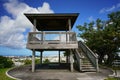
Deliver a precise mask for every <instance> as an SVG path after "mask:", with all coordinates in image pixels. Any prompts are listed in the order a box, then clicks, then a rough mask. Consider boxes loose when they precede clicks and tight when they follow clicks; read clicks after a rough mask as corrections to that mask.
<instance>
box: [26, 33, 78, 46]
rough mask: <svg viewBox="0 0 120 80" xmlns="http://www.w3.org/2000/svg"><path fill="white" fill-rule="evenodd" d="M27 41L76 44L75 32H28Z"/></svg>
mask: <svg viewBox="0 0 120 80" xmlns="http://www.w3.org/2000/svg"><path fill="white" fill-rule="evenodd" d="M28 43H40V44H45V43H49V44H74V43H75V44H76V43H77V39H76V33H75V32H30V33H29V35H28Z"/></svg>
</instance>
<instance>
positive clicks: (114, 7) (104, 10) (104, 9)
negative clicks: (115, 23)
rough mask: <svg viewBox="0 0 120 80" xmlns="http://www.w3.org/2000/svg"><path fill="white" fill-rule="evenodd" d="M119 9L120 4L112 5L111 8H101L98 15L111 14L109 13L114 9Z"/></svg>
mask: <svg viewBox="0 0 120 80" xmlns="http://www.w3.org/2000/svg"><path fill="white" fill-rule="evenodd" d="M118 8H120V3H118V4H116V5H113V6H111V7H108V8H102V9H101V10H100V11H99V13H105V12H111V11H114V10H116V9H118Z"/></svg>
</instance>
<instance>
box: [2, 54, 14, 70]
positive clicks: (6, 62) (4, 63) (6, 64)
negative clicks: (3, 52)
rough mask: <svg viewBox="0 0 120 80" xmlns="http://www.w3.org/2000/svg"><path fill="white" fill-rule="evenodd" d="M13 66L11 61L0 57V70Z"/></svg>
mask: <svg viewBox="0 0 120 80" xmlns="http://www.w3.org/2000/svg"><path fill="white" fill-rule="evenodd" d="M12 66H13V62H12V60H11V59H9V58H6V57H3V56H0V68H10V67H12Z"/></svg>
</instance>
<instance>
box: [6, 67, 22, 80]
mask: <svg viewBox="0 0 120 80" xmlns="http://www.w3.org/2000/svg"><path fill="white" fill-rule="evenodd" d="M12 69H14V68H11V69H8V70H7V71H6V73H5V74H6V75H7V76H8V77H10V78H12V79H15V80H22V79H19V78H15V77H13V76H11V75H9V74H8V72H9V71H10V70H12Z"/></svg>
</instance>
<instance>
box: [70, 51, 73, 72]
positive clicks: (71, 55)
mask: <svg viewBox="0 0 120 80" xmlns="http://www.w3.org/2000/svg"><path fill="white" fill-rule="evenodd" d="M70 70H71V72H73V54H72V51H71V50H70Z"/></svg>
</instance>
